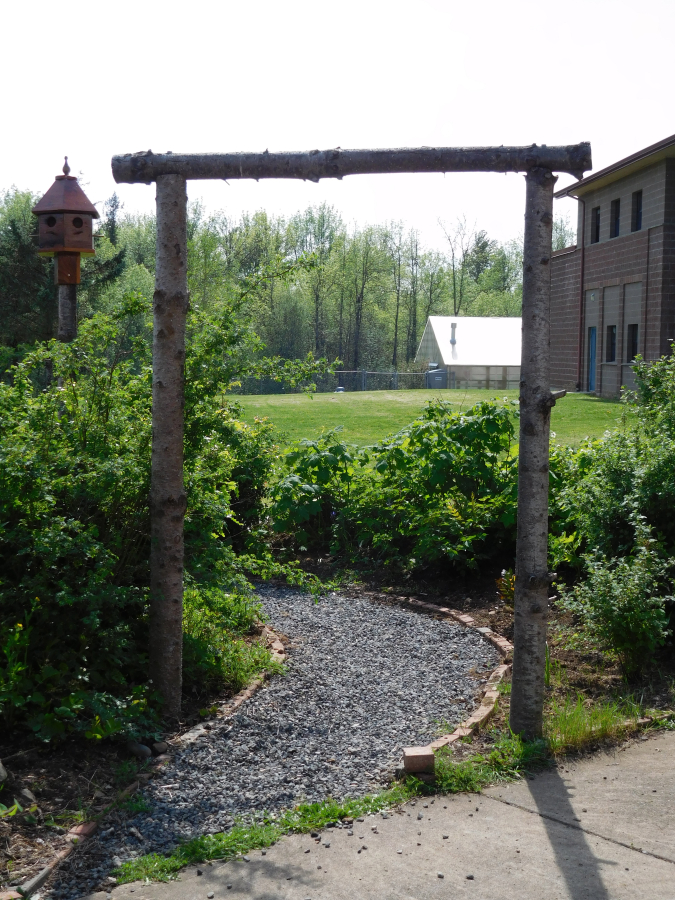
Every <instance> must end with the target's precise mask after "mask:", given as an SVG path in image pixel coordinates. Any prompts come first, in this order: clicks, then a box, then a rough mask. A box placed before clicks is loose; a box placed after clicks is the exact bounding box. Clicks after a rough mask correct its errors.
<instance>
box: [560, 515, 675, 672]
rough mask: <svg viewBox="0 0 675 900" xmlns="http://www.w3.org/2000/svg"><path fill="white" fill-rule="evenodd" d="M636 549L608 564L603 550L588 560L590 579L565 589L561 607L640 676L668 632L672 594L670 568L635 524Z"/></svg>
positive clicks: (638, 523)
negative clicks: (670, 590) (670, 589)
mask: <svg viewBox="0 0 675 900" xmlns="http://www.w3.org/2000/svg"><path fill="white" fill-rule="evenodd" d="M635 531H636V535H637V537H636V544H637V547H636V550H635V553H634V554H633V555H631V556H626V557H619V558H614V559H610V560H608V559H607V558H606V557H604V556H603V555H602V554H601V553H600V552H599V551H596V552H595V553H594V554H592V555H589V556H587V557H586V566H587V577H586V580H585V581H583V582H581V583H579V584H577V585H576V586H575V587H573V588H572V589H571V590H566V589H565V588H560V591H561V599H560V603H561V605H562V607H563V608H564V609H567V610H569V611H571V612H573V613H574V614H575V615H576V616H578V618H579V621H580V622H581V623H582V624H583V626H584V628H585V629H586V632H587V634H588V635H589V636H590V637H591V638H592V639H594V640H596V641H598V643H599V644H600V646H602V647H604V648H606V649H609V650H613V651H614V652H616V654H617V655H618V657H619V659H620V661H621V664H622V666H623V669H624V671H625V672H626V674H627V675H635V674H636V673H638V672H639V671H640V670H642V669H643V668H644V667H645V666H646V665H647V664H648V663H649V661H650V660H651V659H652V658H653V655H654V652H655V650H656V649H657V647H660V646H662V645H663V644H664V643H665V640H666V637H667V636H668V634H669V630H668V615H667V612H666V603H668V602H672V599H673V598H672V596H666V595H665V591H666V589H667V587H669V586H670V580H669V578H668V568H669V567H670V566H672V564H673V562H675V561H674V560H663V559H662V558H661V556H660V555H659V553H658V549H657V545H656V542H655V541H654V540H653V539H652V538H651V537H650V536H649V529H648V528H647V527H646V526H645V525H644V523H642V522H641V521H640V520H636V521H635Z"/></svg>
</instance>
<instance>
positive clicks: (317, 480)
mask: <svg viewBox="0 0 675 900" xmlns="http://www.w3.org/2000/svg"><path fill="white" fill-rule="evenodd" d="M514 415H515V411H514V410H513V408H512V407H511V406H510V405H508V404H507V405H501V406H500V405H498V404H497V403H493V402H487V401H483V402H481V403H478V404H476V405H475V406H473V407H472V408H471V409H469V410H468V411H467V412H466V413H458V412H455V411H454V410H453V409H452V407H451V406H450V405H449V404H447V403H445V402H444V401H442V400H436V401H430V402H429V403H428V405H427V407H426V409H425V410H424V412H423V413H422V415H421V416H420V417H419V418H417V419H415V421H414V422H412V423H411V425H409V426H408V427H407V428H404V429H403V430H402V431H401V432H399V433H398V434H396V435H394V436H393V437H391V438H390V439H388V440H387V441H384V442H382V443H380V444H377V445H375V446H374V447H372V448H368V449H366V450H358V449H357V448H354V447H350V446H348V445H346V444H344V443H342V442H341V441H340V440H339V432H338V431H337V430H334V431H331V432H328V433H327V434H325V435H323V436H322V437H321V438H320V439H319V440H317V441H301V442H300V443H299V444H297V445H296V446H294V447H293V449H292V450H291V451H290V452H289V453H288V454H287V456H286V465H287V473H286V474H285V475H284V476H283V477H282V478H281V479H280V480H279V481H278V483H277V484H276V486H275V488H274V491H273V502H272V506H271V513H272V517H273V521H274V528H275V529H276V530H277V531H281V532H286V533H292V534H294V535H295V538H296V540H297V541H298V542H299V543H300V544H302V545H303V546H308V547H309V546H311V547H312V548H315V549H324V548H329V547H330V548H331V549H332V550H333V552H339V553H342V554H345V555H348V556H350V557H352V558H354V559H358V558H362V557H363V556H364V555H366V554H367V555H368V556H370V558H371V559H374V560H376V561H380V562H388V563H389V562H397V563H399V564H401V565H403V566H407V567H411V566H415V565H428V564H430V563H438V562H443V563H445V564H447V563H450V564H452V565H456V566H458V567H473V566H475V565H476V564H477V562H478V560H479V559H482V558H487V557H489V556H491V555H492V554H493V553H494V552H504V550H505V549H507V548H509V547H510V545H511V544H512V542H513V540H514V538H515V504H516V464H515V461H514V459H513V457H512V456H511V455H510V448H511V444H512V441H513V436H514V429H513V419H514Z"/></svg>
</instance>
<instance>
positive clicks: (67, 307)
mask: <svg viewBox="0 0 675 900" xmlns="http://www.w3.org/2000/svg"><path fill="white" fill-rule="evenodd" d="M76 337H77V285H76V284H60V285H59V330H58V334H57V338H58V340H60V341H61V343H62V344H69V343H70V342H71V341H74V340H75V338H76Z"/></svg>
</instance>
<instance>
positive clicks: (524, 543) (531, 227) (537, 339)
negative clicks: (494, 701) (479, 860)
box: [510, 169, 556, 739]
mask: <svg viewBox="0 0 675 900" xmlns="http://www.w3.org/2000/svg"><path fill="white" fill-rule="evenodd" d="M555 180H556V179H555V178H554V176H553V175H552V173H551V172H550V171H548V170H546V169H533V170H532V171H531V172H528V173H527V176H526V184H527V196H526V201H525V243H524V248H523V348H522V360H521V368H520V448H519V451H518V543H517V549H516V589H515V628H514V640H513V643H514V656H513V684H512V687H511V714H510V719H511V721H510V725H511V728H512V730H513V731H514V732H515V733H516V734H522V735H523V736H524V737H526V738H529V739H531V738H536V737H540V736H541V733H542V726H543V707H544V674H545V671H544V670H545V654H546V623H547V618H548V589H549V580H548V566H547V550H548V480H549V476H548V469H549V430H550V421H551V407H552V406H553V405H554V403H555V400H554V398H553V396H552V394H551V391H550V386H549V341H550V303H551V266H550V258H551V230H552V224H553V185H554V183H555Z"/></svg>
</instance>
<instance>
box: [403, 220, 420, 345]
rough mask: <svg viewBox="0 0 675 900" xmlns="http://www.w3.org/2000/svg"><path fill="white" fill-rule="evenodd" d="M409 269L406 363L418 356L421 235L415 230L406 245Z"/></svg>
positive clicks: (409, 235)
mask: <svg viewBox="0 0 675 900" xmlns="http://www.w3.org/2000/svg"><path fill="white" fill-rule="evenodd" d="M406 252H407V254H408V258H407V260H406V263H407V269H408V278H407V282H408V284H407V289H406V305H407V307H408V327H407V331H406V347H405V358H406V362H410V360H412V359H415V355H416V354H417V305H418V302H419V286H420V242H419V234H418V233H417V231H415V230H414V229H413V228H411V229H410V233H409V234H408V242H407V245H406Z"/></svg>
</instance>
